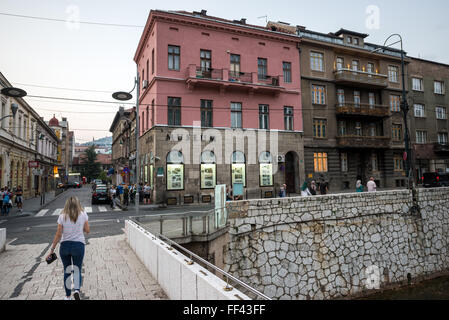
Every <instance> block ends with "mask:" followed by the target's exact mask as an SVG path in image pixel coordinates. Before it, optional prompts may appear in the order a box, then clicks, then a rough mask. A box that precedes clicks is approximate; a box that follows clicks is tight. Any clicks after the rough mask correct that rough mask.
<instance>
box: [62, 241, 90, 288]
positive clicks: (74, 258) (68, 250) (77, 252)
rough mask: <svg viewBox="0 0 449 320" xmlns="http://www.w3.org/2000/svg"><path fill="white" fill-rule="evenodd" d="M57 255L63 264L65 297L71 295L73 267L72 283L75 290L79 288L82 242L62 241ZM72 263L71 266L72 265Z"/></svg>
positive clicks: (82, 257)
mask: <svg viewBox="0 0 449 320" xmlns="http://www.w3.org/2000/svg"><path fill="white" fill-rule="evenodd" d="M59 255H60V257H61V260H62V264H63V266H64V288H65V293H66V296H67V297H70V296H71V295H72V287H71V283H72V281H71V278H70V276H71V275H72V269H73V283H74V286H75V290H80V288H81V284H82V276H81V267H82V265H83V259H84V243H82V242H78V241H64V242H62V243H61V247H60V248H59ZM72 265H73V266H72Z"/></svg>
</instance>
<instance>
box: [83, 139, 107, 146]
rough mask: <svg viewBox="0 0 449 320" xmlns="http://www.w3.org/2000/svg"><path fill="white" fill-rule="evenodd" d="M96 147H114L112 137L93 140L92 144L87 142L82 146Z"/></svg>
mask: <svg viewBox="0 0 449 320" xmlns="http://www.w3.org/2000/svg"><path fill="white" fill-rule="evenodd" d="M93 144H94V145H96V146H107V147H110V146H112V137H104V138H101V139H97V140H93V141H90V142H86V143H83V144H81V145H82V146H91V145H93Z"/></svg>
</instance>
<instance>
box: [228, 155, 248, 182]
mask: <svg viewBox="0 0 449 320" xmlns="http://www.w3.org/2000/svg"><path fill="white" fill-rule="evenodd" d="M231 181H232V184H234V183H243V187H246V166H245V155H244V154H243V152H241V151H235V152H234V153H233V154H232V165H231Z"/></svg>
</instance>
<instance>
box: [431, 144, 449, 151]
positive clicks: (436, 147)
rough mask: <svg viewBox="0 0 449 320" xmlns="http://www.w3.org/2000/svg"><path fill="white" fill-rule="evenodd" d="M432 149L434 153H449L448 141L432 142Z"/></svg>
mask: <svg viewBox="0 0 449 320" xmlns="http://www.w3.org/2000/svg"><path fill="white" fill-rule="evenodd" d="M433 151H434V152H435V153H449V143H434V144H433Z"/></svg>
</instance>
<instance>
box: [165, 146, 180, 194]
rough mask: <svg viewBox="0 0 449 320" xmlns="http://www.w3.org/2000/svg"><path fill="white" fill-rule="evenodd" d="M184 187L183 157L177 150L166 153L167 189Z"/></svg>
mask: <svg viewBox="0 0 449 320" xmlns="http://www.w3.org/2000/svg"><path fill="white" fill-rule="evenodd" d="M183 189H184V157H183V155H182V153H181V152H179V151H170V152H169V153H168V154H167V190H169V191H171V190H183Z"/></svg>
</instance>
